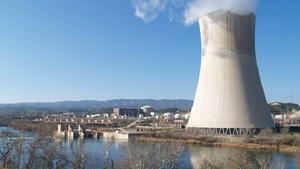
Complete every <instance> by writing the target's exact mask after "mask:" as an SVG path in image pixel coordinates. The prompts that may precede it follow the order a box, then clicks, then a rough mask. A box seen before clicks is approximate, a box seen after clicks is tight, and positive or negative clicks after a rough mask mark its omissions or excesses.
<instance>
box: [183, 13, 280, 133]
mask: <svg viewBox="0 0 300 169" xmlns="http://www.w3.org/2000/svg"><path fill="white" fill-rule="evenodd" d="M255 19H256V16H255V14H254V13H251V14H247V15H240V14H235V13H231V12H230V11H215V12H211V13H208V14H206V15H203V16H202V17H201V19H200V21H199V23H200V29H201V44H202V57H201V69H200V78H199V82H198V87H197V91H196V95H195V99H194V105H193V108H192V111H191V114H190V118H189V122H188V124H187V127H188V129H197V130H198V131H200V132H201V133H215V134H246V133H253V132H258V131H259V130H260V129H264V128H274V122H273V120H272V117H271V113H270V108H269V106H268V104H267V102H266V98H265V95H264V91H263V88H262V84H261V80H260V77H259V71H258V67H257V62H256V53H255Z"/></svg>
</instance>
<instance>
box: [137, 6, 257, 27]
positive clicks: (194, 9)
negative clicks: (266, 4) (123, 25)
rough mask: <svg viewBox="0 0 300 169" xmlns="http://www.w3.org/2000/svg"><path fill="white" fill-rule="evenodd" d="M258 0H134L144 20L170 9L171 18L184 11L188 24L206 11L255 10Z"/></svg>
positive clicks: (241, 11) (154, 17)
mask: <svg viewBox="0 0 300 169" xmlns="http://www.w3.org/2000/svg"><path fill="white" fill-rule="evenodd" d="M257 1H258V0H132V2H133V6H134V8H135V13H134V14H135V16H136V17H138V18H141V19H142V20H143V21H144V22H150V21H152V20H154V19H156V18H157V17H158V16H159V14H160V13H161V12H163V11H166V10H168V11H169V17H170V19H171V20H173V18H174V14H175V13H182V11H183V15H182V18H183V19H182V20H183V22H184V23H185V24H186V25H189V24H193V23H194V22H197V21H198V20H199V19H200V17H201V16H202V15H204V14H206V13H209V12H213V11H217V10H228V11H231V12H233V13H238V14H249V13H252V12H255V9H256V6H257Z"/></svg>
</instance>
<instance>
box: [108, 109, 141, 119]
mask: <svg viewBox="0 0 300 169" xmlns="http://www.w3.org/2000/svg"><path fill="white" fill-rule="evenodd" d="M140 113H141V114H143V111H142V110H141V109H133V108H114V109H113V114H114V115H115V116H117V117H121V116H125V117H139V114H140Z"/></svg>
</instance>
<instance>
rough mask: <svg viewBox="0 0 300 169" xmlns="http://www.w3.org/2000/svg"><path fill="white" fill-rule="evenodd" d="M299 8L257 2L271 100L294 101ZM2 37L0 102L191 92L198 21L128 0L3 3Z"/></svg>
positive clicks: (298, 95) (262, 65)
mask: <svg viewBox="0 0 300 169" xmlns="http://www.w3.org/2000/svg"><path fill="white" fill-rule="evenodd" d="M299 6H300V1H298V0H291V1H289V2H288V3H287V2H286V1H283V0H278V1H261V2H260V4H259V7H258V10H257V35H256V39H257V43H256V48H257V61H258V65H259V69H260V75H261V78H262V82H263V86H264V89H265V93H266V96H267V99H268V101H269V102H271V101H293V102H296V103H300V76H299V73H300V58H299V53H300V52H299V48H300V43H299V39H300V31H299V30H300V19H299V18H300V12H299ZM178 14H179V15H180V11H178ZM0 37H1V38H0V78H1V83H0V103H12V102H24V101H26V102H35V101H60V100H83V99H93V100H106V99H120V98H134V99H142V98H153V99H193V97H194V93H195V90H196V85H197V81H198V74H199V67H200V35H199V30H198V25H197V24H194V25H191V26H185V25H184V24H183V23H182V22H181V21H176V20H175V21H170V19H169V17H168V14H167V12H163V13H162V14H161V15H160V17H158V18H157V19H156V20H154V21H152V22H149V23H144V22H143V21H142V20H141V19H138V18H136V17H135V16H134V8H133V6H132V4H131V1H130V0H101V1H99V0H89V1H83V0H43V1H38V0H27V1H23V0H9V1H2V2H1V6H0Z"/></svg>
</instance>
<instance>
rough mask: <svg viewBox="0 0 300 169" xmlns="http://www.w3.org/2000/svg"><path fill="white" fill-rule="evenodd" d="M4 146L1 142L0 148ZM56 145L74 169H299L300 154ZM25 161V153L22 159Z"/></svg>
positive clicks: (180, 147) (94, 142)
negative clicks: (79, 166) (79, 167)
mask: <svg viewBox="0 0 300 169" xmlns="http://www.w3.org/2000/svg"><path fill="white" fill-rule="evenodd" d="M2 130H4V129H3V128H2ZM9 131H10V130H9ZM0 133H1V128H0ZM17 133H18V132H17ZM18 134H19V133H18ZM27 134H28V133H25V135H27ZM12 136H13V137H16V136H14V135H12ZM27 136H29V135H27ZM31 142H32V140H28V141H26V142H25V145H27V144H28V145H29V144H31ZM0 143H1V141H0ZM3 143H4V142H3V141H2V145H4V144H3ZM58 143H59V145H60V146H59V148H60V150H61V151H64V152H65V153H66V154H67V157H68V161H69V163H68V165H67V166H66V167H65V168H74V162H77V161H78V160H77V159H81V160H83V161H84V166H85V168H103V167H104V166H106V165H113V166H114V168H124V166H126V167H125V168H136V166H139V168H171V167H174V166H175V167H177V168H180V169H190V168H191V169H192V168H193V169H200V168H201V169H202V168H203V169H205V168H222V169H226V168H230V169H234V168H243V169H244V168H251V169H252V168H255V169H256V168H263V169H264V168H268V169H283V168H287V169H297V168H300V154H296V153H292V154H284V153H278V152H266V151H251V150H245V149H232V148H230V149H229V148H219V147H201V146H199V145H178V144H172V143H171V144H163V143H134V142H127V141H126V142H120V141H108V140H102V139H100V140H98V139H86V140H80V139H74V140H62V141H58ZM25 147H28V146H25ZM0 148H1V147H0ZM27 149H28V148H27ZM24 152H28V151H24ZM26 158H27V157H26V154H25V155H24V159H25V160H26ZM162 166H163V167H162Z"/></svg>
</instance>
